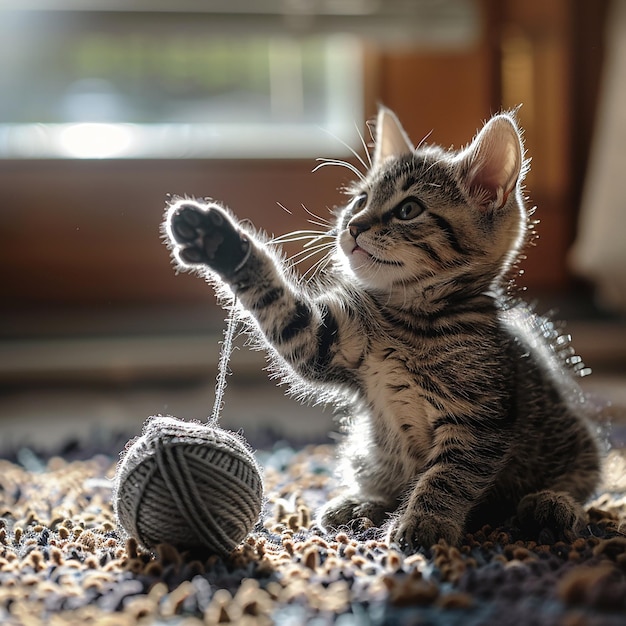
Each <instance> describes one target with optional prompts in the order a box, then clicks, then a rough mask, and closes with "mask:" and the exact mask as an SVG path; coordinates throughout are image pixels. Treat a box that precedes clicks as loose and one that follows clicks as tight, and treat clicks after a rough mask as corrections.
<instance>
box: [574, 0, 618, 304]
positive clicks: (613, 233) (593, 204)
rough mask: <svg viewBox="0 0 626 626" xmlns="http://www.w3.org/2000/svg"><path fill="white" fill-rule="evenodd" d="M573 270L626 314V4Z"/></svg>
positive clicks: (611, 35)
mask: <svg viewBox="0 0 626 626" xmlns="http://www.w3.org/2000/svg"><path fill="white" fill-rule="evenodd" d="M607 27H608V31H607V47H606V61H605V69H604V74H603V79H602V80H603V83H602V89H601V92H600V102H599V106H598V117H597V120H596V124H595V128H596V131H595V136H594V141H593V145H592V151H591V159H590V161H589V169H588V171H587V178H586V181H585V189H584V193H583V201H582V207H581V213H580V220H579V224H578V236H577V240H576V242H575V244H574V246H573V249H572V251H571V255H570V263H571V267H572V269H573V270H574V271H575V272H576V273H578V274H579V275H581V276H584V277H586V278H588V279H590V280H591V281H592V282H593V283H594V285H595V286H596V292H597V295H598V299H599V302H600V304H601V305H603V306H604V307H606V308H609V309H613V310H615V311H621V312H626V2H625V1H623V0H614V1H613V3H612V6H611V8H610V12H609V19H608V23H607Z"/></svg>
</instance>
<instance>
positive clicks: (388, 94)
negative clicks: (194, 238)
mask: <svg viewBox="0 0 626 626" xmlns="http://www.w3.org/2000/svg"><path fill="white" fill-rule="evenodd" d="M625 7H626V3H623V2H620V1H619V0H616V1H615V2H613V3H612V2H610V1H609V0H551V1H550V2H545V0H404V1H403V0H384V1H382V0H255V1H251V0H250V1H248V0H206V1H204V2H197V1H194V0H177V1H176V2H172V1H170V2H166V1H165V0H123V1H122V0H106V1H104V0H47V1H46V0H0V233H1V236H2V242H1V243H0V267H2V283H1V285H2V288H1V290H0V300H1V302H2V305H1V308H0V321H1V323H0V452H1V451H2V450H8V449H14V448H16V447H19V446H25V445H34V446H39V447H48V448H49V449H58V447H59V446H62V445H66V444H67V442H68V439H70V438H78V439H84V438H86V439H91V440H94V441H95V440H96V439H97V438H98V437H107V436H109V434H110V433H111V432H122V433H128V434H130V435H132V434H134V433H137V432H139V430H140V428H141V424H142V422H143V420H144V419H145V418H146V417H147V416H148V415H151V414H160V413H162V414H173V415H177V416H179V417H187V418H198V419H202V418H204V417H206V416H207V415H208V414H209V413H210V412H211V406H212V402H213V395H214V394H213V388H214V380H215V374H216V367H217V361H218V356H219V349H220V342H221V339H222V332H223V329H224V327H225V323H224V317H225V314H224V312H223V311H221V310H220V309H219V308H218V307H217V306H216V305H215V301H214V296H213V293H212V291H211V289H209V288H208V287H207V286H206V285H205V284H204V283H203V282H202V281H201V280H199V279H198V278H195V277H192V276H188V275H179V276H176V275H175V272H174V270H173V268H172V266H171V264H170V259H169V254H168V251H167V250H166V248H165V246H164V245H163V243H162V241H161V239H160V233H159V224H160V222H161V218H162V214H163V209H164V206H165V203H166V200H167V196H168V194H179V195H185V194H187V195H193V196H199V197H206V196H210V197H214V198H216V199H218V200H220V201H223V202H224V203H225V204H227V205H229V206H230V207H231V208H232V209H233V210H234V211H235V212H236V213H237V214H238V215H239V216H240V217H241V218H248V219H250V220H252V221H253V222H254V223H255V224H256V225H257V226H258V227H261V228H263V229H265V230H266V231H268V232H269V233H273V234H276V235H278V234H282V233H285V232H287V231H291V230H294V229H297V228H306V227H307V226H309V227H310V225H309V224H308V223H307V220H308V219H311V216H310V215H309V214H308V213H307V211H306V210H305V209H304V208H303V206H304V207H306V209H308V210H309V211H311V212H313V213H315V214H316V215H319V216H322V217H326V216H328V210H329V209H330V208H332V207H333V206H335V205H337V204H340V203H341V200H342V197H341V193H340V188H341V186H342V185H344V184H346V183H347V182H349V181H350V179H351V176H352V175H351V173H350V172H349V171H348V170H347V169H345V168H338V167H324V168H322V169H321V170H320V171H318V172H315V173H312V169H313V168H314V167H315V166H316V165H317V162H316V160H315V159H316V158H318V157H328V158H338V159H347V160H348V161H350V162H352V163H354V164H355V165H357V166H359V163H358V161H357V160H356V158H355V157H354V156H353V155H352V154H351V152H350V148H352V149H353V150H356V151H357V152H361V153H363V147H362V144H361V139H360V136H359V135H363V136H365V138H366V140H368V141H369V133H368V129H367V127H366V125H365V122H366V120H368V119H370V118H371V117H372V116H374V115H375V112H376V107H377V104H378V103H384V104H385V105H387V106H388V107H390V108H392V109H394V110H395V111H396V112H397V114H398V115H399V117H400V119H401V120H402V122H403V124H404V125H405V128H406V129H407V131H408V133H409V135H410V136H411V137H412V139H413V140H414V142H415V143H417V142H419V140H420V139H421V138H423V137H426V136H427V135H428V136H429V141H432V142H436V143H440V144H443V145H444V146H456V147H459V146H462V145H463V144H465V143H466V142H468V141H469V140H470V139H471V138H472V136H473V134H474V133H475V132H476V130H477V128H478V127H480V125H481V124H482V122H483V121H484V120H485V119H487V118H488V117H489V116H490V115H491V114H492V113H494V112H497V111H499V110H501V109H503V108H504V109H508V108H512V107H516V106H518V105H520V104H521V105H522V107H521V109H520V110H519V118H520V121H521V124H522V126H523V127H524V129H525V140H526V148H527V151H528V155H529V156H531V157H532V170H531V172H530V174H529V176H528V178H527V189H528V193H529V196H530V202H531V206H533V205H537V207H538V208H537V212H536V217H537V218H539V219H540V220H541V224H540V225H539V228H538V232H539V235H540V238H539V240H538V242H537V245H536V246H535V247H533V248H531V249H530V250H529V258H528V259H527V260H526V261H525V262H524V263H523V266H522V267H523V270H524V274H523V275H522V276H521V277H520V279H519V281H518V282H519V283H520V285H523V286H524V287H525V288H526V296H527V297H528V298H529V299H530V300H532V301H535V302H537V308H538V310H539V311H540V312H545V311H548V310H554V311H556V316H557V317H559V318H565V319H567V320H568V321H569V325H568V328H569V329H570V332H571V333H572V335H573V336H574V345H575V347H576V348H577V351H578V352H579V353H580V354H582V356H583V358H584V359H585V361H586V362H587V364H588V365H589V366H591V367H592V369H594V371H595V374H594V375H593V376H591V377H589V378H588V379H585V386H586V388H587V389H588V390H589V391H590V392H592V393H594V394H596V396H597V398H598V402H601V403H605V402H607V401H611V402H613V404H614V405H615V406H616V407H619V405H620V404H623V405H626V384H625V381H626V326H625V324H624V312H625V311H626V246H624V243H623V239H624V235H625V233H626V190H625V189H623V188H624V180H625V176H624V175H625V174H626V167H625V166H626V87H625V86H624V85H626V81H624V80H623V79H624V78H625V77H626V8H625ZM279 203H280V204H281V205H283V206H284V207H286V208H287V209H288V211H285V210H283V209H282V208H281V207H280V206H279ZM296 250H297V248H290V249H289V250H288V251H289V252H290V253H294V252H296ZM236 343H237V346H238V348H239V349H238V350H236V352H235V354H234V356H233V359H232V362H231V369H232V371H233V376H231V377H230V378H229V388H228V390H227V392H226V399H225V400H226V406H225V409H224V413H223V424H224V425H225V426H227V427H229V428H233V429H238V428H240V427H242V428H244V430H245V432H246V434H247V435H248V436H250V437H251V438H252V439H253V441H255V438H256V440H259V441H260V439H261V438H262V437H266V438H269V440H272V439H274V438H281V437H285V438H288V439H291V440H294V441H295V440H302V441H304V440H313V439H315V440H320V439H323V438H324V437H326V436H327V434H328V432H329V431H330V430H331V429H332V415H331V413H330V411H326V412H324V411H322V410H321V409H319V408H303V407H300V405H298V404H297V403H296V402H295V401H292V400H288V399H285V398H284V397H283V392H284V390H283V389H282V388H277V387H276V384H275V382H274V381H268V379H267V374H266V372H264V371H263V368H264V365H265V362H264V359H263V355H262V354H259V353H254V352H251V351H249V350H248V349H247V348H246V347H245V346H244V345H243V344H244V341H243V339H242V338H239V339H238V340H237V342H236ZM616 414H617V412H616Z"/></svg>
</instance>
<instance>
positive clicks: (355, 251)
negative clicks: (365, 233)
mask: <svg viewBox="0 0 626 626" xmlns="http://www.w3.org/2000/svg"><path fill="white" fill-rule="evenodd" d="M351 254H353V255H354V254H362V255H364V256H365V257H366V258H368V259H371V260H372V261H374V263H380V264H381V265H394V266H396V267H399V266H401V265H402V263H401V262H400V261H387V260H386V259H381V258H379V257H377V256H374V255H373V254H372V253H371V252H368V251H367V250H365V248H361V246H360V245H359V244H358V243H357V244H355V246H354V248H352V253H351Z"/></svg>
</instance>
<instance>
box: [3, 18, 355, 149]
mask: <svg viewBox="0 0 626 626" xmlns="http://www.w3.org/2000/svg"><path fill="white" fill-rule="evenodd" d="M220 24H221V21H220V19H219V16H215V15H211V14H185V13H155V12H132V11H110V12H106V11H78V12H76V11H5V12H4V13H3V14H2V16H1V18H0V93H1V94H2V98H0V158H210V157H214V158H230V157H248V158H254V157H264V158H271V157H305V156H306V157H309V156H311V155H319V154H321V153H324V154H333V153H335V154H336V153H338V152H342V151H343V146H342V144H341V141H347V142H349V143H352V144H354V145H356V143H357V142H358V136H357V130H356V129H357V127H362V124H363V104H362V99H363V96H362V92H363V88H362V84H361V81H362V68H361V48H360V44H359V43H358V40H357V39H356V38H354V37H353V36H350V35H340V34H334V35H319V34H318V35H311V36H301V37H297V36H294V35H288V34H280V32H279V31H278V30H277V29H266V30H264V29H263V28H256V29H255V28H244V29H240V30H239V31H237V30H236V29H235V30H234V31H230V30H229V31H228V32H224V30H223V29H222V28H220ZM339 139H340V140H341V141H339Z"/></svg>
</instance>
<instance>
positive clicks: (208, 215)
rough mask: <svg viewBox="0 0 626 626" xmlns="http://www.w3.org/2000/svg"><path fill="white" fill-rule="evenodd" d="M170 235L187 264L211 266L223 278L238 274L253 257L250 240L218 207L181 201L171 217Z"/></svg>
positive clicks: (181, 257) (168, 231)
mask: <svg viewBox="0 0 626 626" xmlns="http://www.w3.org/2000/svg"><path fill="white" fill-rule="evenodd" d="M167 225H168V227H167V233H168V235H169V237H170V239H171V240H172V243H173V244H174V250H175V254H176V257H177V258H178V260H179V261H180V262H181V264H183V265H207V266H209V267H210V268H211V269H213V270H215V271H216V272H218V273H219V274H221V275H222V276H226V277H227V276H231V275H233V274H235V273H236V272H237V271H238V270H239V269H241V267H242V266H243V265H244V264H245V262H246V260H247V258H248V255H249V254H250V241H249V240H248V238H247V237H246V236H245V235H244V234H243V233H241V232H240V231H239V230H238V229H237V227H236V226H235V225H234V224H233V223H232V221H231V219H230V217H229V216H228V215H227V213H226V212H225V211H224V210H223V209H221V208H220V207H218V206H216V205H200V204H197V203H195V202H193V201H181V202H178V203H177V204H175V205H173V206H172V207H171V208H170V210H169V211H168V214H167Z"/></svg>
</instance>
